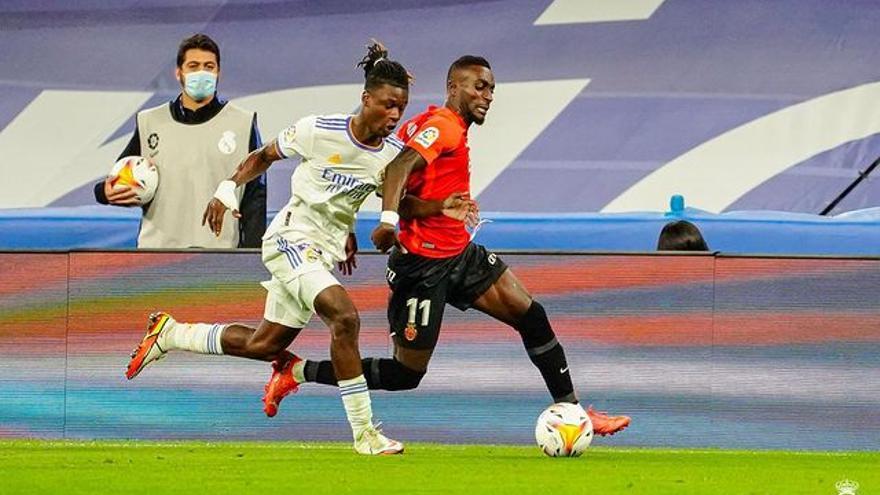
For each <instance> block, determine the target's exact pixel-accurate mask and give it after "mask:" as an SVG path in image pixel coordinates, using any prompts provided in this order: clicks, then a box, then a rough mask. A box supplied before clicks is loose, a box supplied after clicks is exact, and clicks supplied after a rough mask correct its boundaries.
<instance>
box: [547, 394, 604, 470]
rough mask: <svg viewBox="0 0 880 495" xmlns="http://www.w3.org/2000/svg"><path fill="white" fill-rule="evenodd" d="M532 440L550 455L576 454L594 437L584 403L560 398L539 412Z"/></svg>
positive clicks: (575, 455) (582, 451)
mask: <svg viewBox="0 0 880 495" xmlns="http://www.w3.org/2000/svg"><path fill="white" fill-rule="evenodd" d="M535 440H536V441H537V442H538V447H541V450H542V451H543V452H544V453H545V454H547V455H548V456H550V457H579V456H580V455H581V454H583V453H584V451H585V450H587V447H589V446H590V443H591V442H592V441H593V424H592V423H591V422H590V418H589V417H588V416H587V413H586V411H584V408H583V407H581V406H579V405H577V404H571V403H568V402H559V403H556V404H553V405H551V406H550V407H548V408H547V409H544V412H542V413H541V415H540V416H538V424H536V425H535Z"/></svg>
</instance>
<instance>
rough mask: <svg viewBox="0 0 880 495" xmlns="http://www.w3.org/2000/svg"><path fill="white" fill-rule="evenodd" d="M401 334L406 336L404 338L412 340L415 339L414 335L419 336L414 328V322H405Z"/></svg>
mask: <svg viewBox="0 0 880 495" xmlns="http://www.w3.org/2000/svg"><path fill="white" fill-rule="evenodd" d="M403 336H404V337H406V340H408V341H410V342H412V341H413V340H416V337H418V336H419V331H418V329H416V324H415V323H407V324H406V330H404V331H403Z"/></svg>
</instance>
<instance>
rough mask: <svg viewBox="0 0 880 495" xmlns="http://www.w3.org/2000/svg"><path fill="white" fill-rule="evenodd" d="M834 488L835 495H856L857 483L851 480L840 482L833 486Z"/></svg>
mask: <svg viewBox="0 0 880 495" xmlns="http://www.w3.org/2000/svg"><path fill="white" fill-rule="evenodd" d="M834 488H837V495H856V490H858V489H859V483H858V482H857V481H852V480H840V481H838V482H837V483H835V484H834Z"/></svg>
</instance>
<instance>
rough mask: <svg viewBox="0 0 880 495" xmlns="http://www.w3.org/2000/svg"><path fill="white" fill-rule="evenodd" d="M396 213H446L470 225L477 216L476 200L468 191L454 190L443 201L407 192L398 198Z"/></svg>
mask: <svg viewBox="0 0 880 495" xmlns="http://www.w3.org/2000/svg"><path fill="white" fill-rule="evenodd" d="M397 211H398V213H399V214H400V217H401V218H405V219H411V218H425V217H431V216H436V215H446V216H447V217H449V218H454V219H455V220H459V221H461V222H466V223H467V224H468V226H472V225H471V223H472V220H475V219H477V218H478V216H479V213H478V212H479V207H478V206H477V202H476V201H474V200H473V199H471V197H470V193H469V192H454V193H452V194H450V195H449V196H447V197H446V199H444V200H443V201H440V200H426V199H421V198H418V197H416V196H413V195H412V194H407V195H405V196H404V197H403V199H401V200H400V204H399V205H398V210H397Z"/></svg>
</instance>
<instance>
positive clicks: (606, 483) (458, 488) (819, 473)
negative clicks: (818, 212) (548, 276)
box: [0, 440, 880, 495]
mask: <svg viewBox="0 0 880 495" xmlns="http://www.w3.org/2000/svg"><path fill="white" fill-rule="evenodd" d="M842 479H850V480H855V481H857V482H858V483H859V485H860V487H859V489H858V492H857V493H864V494H869V493H880V452H784V451H726V450H668V449H632V448H613V447H595V448H591V449H590V450H588V451H587V453H586V454H585V455H584V457H581V458H577V459H562V458H558V459H552V458H549V457H545V456H544V455H543V454H541V453H540V451H538V449H537V448H536V447H532V446H499V445H436V444H419V443H414V444H408V445H407V451H406V453H405V454H404V455H401V456H389V457H364V456H358V455H356V454H355V453H354V452H353V451H352V450H351V447H350V445H348V444H340V443H294V442H244V443H239V442H236V443H226V442H219V443H208V442H172V443H167V442H162V443H159V442H140V441H138V442H119V441H99V442H73V441H39V440H4V441H0V493H2V494H19V493H22V494H24V493H27V494H31V493H51V494H56V493H57V494H62V493H63V494H80V493H81V494H90V495H91V494H110V493H126V494H129V493H130V494H141V493H143V494H150V495H159V494H164V493H186V494H210V495H218V494H224V493H235V494H241V493H260V494H265V495H276V494H279V495H300V494H302V495H312V494H323V493H334V494H335V493H357V494H370V493H376V494H378V493H390V494H419V493H443V494H450V493H468V494H480V493H491V494H495V493H498V494H516V495H520V494H530V493H535V494H538V493H540V494H568V493H588V494H593V493H595V494H603V495H604V494H614V493H626V494H651V495H659V494H667V493H668V494H700V495H708V494H768V495H770V494H772V495H777V494H810V495H820V494H830V495H836V494H837V493H838V490H837V489H836V488H835V486H834V485H835V483H836V482H837V481H839V480H842Z"/></svg>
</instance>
